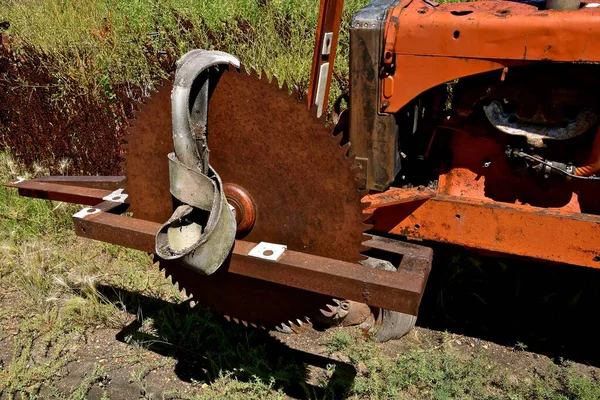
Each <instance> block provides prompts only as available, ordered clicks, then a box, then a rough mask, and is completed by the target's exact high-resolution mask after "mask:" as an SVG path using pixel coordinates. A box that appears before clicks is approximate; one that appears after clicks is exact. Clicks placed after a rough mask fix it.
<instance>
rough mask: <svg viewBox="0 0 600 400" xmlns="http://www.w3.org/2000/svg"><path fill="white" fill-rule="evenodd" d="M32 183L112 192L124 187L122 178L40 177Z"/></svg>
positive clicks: (123, 178)
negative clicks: (46, 183) (56, 184)
mask: <svg viewBox="0 0 600 400" xmlns="http://www.w3.org/2000/svg"><path fill="white" fill-rule="evenodd" d="M32 181H33V182H48V183H58V184H60V185H68V186H80V187H86V188H90V189H105V190H110V191H114V190H117V189H123V188H124V187H125V177H124V176H41V177H39V178H35V179H32Z"/></svg>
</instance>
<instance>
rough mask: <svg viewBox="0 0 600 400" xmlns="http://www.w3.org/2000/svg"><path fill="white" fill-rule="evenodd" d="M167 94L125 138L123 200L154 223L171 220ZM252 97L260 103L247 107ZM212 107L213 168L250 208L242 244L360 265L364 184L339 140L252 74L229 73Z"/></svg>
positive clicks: (166, 90)
mask: <svg viewBox="0 0 600 400" xmlns="http://www.w3.org/2000/svg"><path fill="white" fill-rule="evenodd" d="M169 93H170V88H169V87H168V86H165V87H164V88H163V89H161V91H159V92H158V93H157V96H153V97H152V100H150V101H149V102H148V104H147V105H146V106H145V107H146V108H143V109H142V110H143V114H140V115H143V118H142V117H141V116H140V117H139V118H138V119H137V120H136V121H135V122H134V125H133V126H132V128H131V129H130V130H129V131H128V132H129V133H130V134H131V136H130V138H129V139H128V153H127V193H128V194H129V196H130V197H129V199H128V201H129V202H130V203H131V211H132V212H133V213H134V215H135V216H136V218H142V219H149V220H151V221H155V222H164V221H166V220H167V219H168V218H169V217H170V215H171V213H172V211H173V206H172V202H171V195H170V193H169V171H168V165H167V162H166V160H167V154H168V153H169V152H171V151H173V150H172V149H173V144H172V137H171V135H172V134H171V124H170V122H169V123H164V120H166V121H171V112H170V97H169ZM256 93H260V94H261V99H262V100H261V101H260V102H258V101H254V100H253V98H254V96H255V94H256ZM240 99H245V100H243V101H240ZM209 107H210V113H209V121H208V123H209V125H210V137H209V138H208V146H209V148H210V149H211V154H210V164H211V165H212V166H213V168H214V169H215V170H216V171H218V173H219V175H220V176H221V179H222V181H223V184H224V185H227V184H235V185H238V186H239V187H241V188H243V189H244V190H245V191H246V192H247V193H248V194H249V195H250V196H251V197H252V199H253V200H254V202H255V205H256V221H255V223H254V225H253V228H252V230H251V232H250V233H249V234H248V236H247V237H246V239H247V240H249V241H253V242H261V241H266V242H272V243H285V244H286V245H287V246H288V248H289V249H291V250H297V251H302V252H306V253H309V254H314V255H321V256H324V257H330V258H336V259H339V260H343V261H350V262H355V261H357V260H359V259H361V256H360V252H361V250H362V249H363V247H362V239H363V238H362V233H363V232H364V230H365V226H364V225H363V216H362V208H363V206H362V203H361V197H362V193H361V192H360V191H359V190H358V186H359V179H360V177H361V175H360V171H359V170H358V169H355V163H354V160H353V159H351V158H348V157H347V155H346V153H347V150H348V148H347V147H340V146H339V142H340V137H334V136H332V133H331V129H330V128H327V127H325V124H324V121H322V120H320V119H317V118H315V117H314V116H313V115H311V114H310V113H309V112H307V110H306V107H304V105H303V104H302V103H300V102H299V101H298V100H297V98H296V96H290V95H289V94H288V91H287V88H285V87H284V88H283V89H280V88H279V86H278V83H277V82H276V80H275V79H273V81H272V82H270V83H269V82H268V80H267V78H266V76H264V77H262V79H261V77H260V76H259V75H258V74H257V73H256V72H253V71H250V73H248V72H246V71H245V70H242V71H241V72H237V71H230V72H225V73H224V74H223V76H222V77H221V79H220V81H219V83H218V85H217V87H216V89H215V91H214V93H213V94H212V97H211V99H210V103H209ZM160 121H162V122H160ZM130 168H131V169H133V171H131V173H130ZM317 200H318V201H317Z"/></svg>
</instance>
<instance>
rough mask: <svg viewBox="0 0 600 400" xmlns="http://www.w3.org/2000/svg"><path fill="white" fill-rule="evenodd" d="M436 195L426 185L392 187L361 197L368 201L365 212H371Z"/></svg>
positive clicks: (365, 201)
mask: <svg viewBox="0 0 600 400" xmlns="http://www.w3.org/2000/svg"><path fill="white" fill-rule="evenodd" d="M435 195H436V193H435V190H433V189H429V188H426V187H416V188H407V189H397V188H392V189H389V190H386V191H385V192H381V193H375V194H369V195H366V196H365V197H363V200H362V201H363V202H364V203H368V206H367V208H365V211H364V212H365V214H372V213H373V212H374V211H375V210H377V209H379V208H382V207H390V206H395V205H398V204H404V203H413V202H417V201H424V200H427V199H430V198H432V197H434V196H435Z"/></svg>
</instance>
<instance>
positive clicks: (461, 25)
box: [380, 0, 600, 113]
mask: <svg viewBox="0 0 600 400" xmlns="http://www.w3.org/2000/svg"><path fill="white" fill-rule="evenodd" d="M398 20H402V24H398V23H396V22H395V21H398ZM551 32H556V34H551ZM548 60H552V61H557V62H576V63H581V62H598V61H600V8H597V7H581V8H579V9H578V10H574V11H569V12H564V11H558V10H540V9H539V8H538V7H537V6H536V5H532V4H526V3H517V2H506V1H479V2H473V3H452V4H439V5H432V4H431V3H430V2H427V1H424V0H419V1H411V2H404V1H403V2H400V3H399V4H398V5H397V6H396V7H394V8H392V9H391V10H390V11H389V13H388V23H387V31H386V35H385V56H384V64H385V63H387V64H388V65H390V64H391V63H393V64H394V70H393V73H391V74H389V75H388V76H387V77H384V79H382V83H381V84H382V90H381V98H380V104H381V105H383V104H384V103H385V105H386V107H385V111H386V112H390V113H391V112H396V111H398V110H400V108H402V107H403V106H404V105H405V104H407V103H408V102H409V101H410V100H412V99H413V98H414V97H415V96H417V95H418V94H420V93H423V92H424V91H425V90H427V89H429V88H431V87H434V86H437V85H439V84H442V83H444V82H448V81H451V80H453V79H457V78H461V77H464V76H468V75H473V74H478V73H482V72H487V71H492V70H503V69H504V68H506V67H511V66H516V65H527V64H529V63H531V62H533V61H548ZM415 76H418V77H419V79H414V77H415ZM386 93H387V94H388V95H387V96H386ZM390 93H391V94H390Z"/></svg>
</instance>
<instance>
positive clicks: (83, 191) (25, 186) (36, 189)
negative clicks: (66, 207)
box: [4, 180, 113, 206]
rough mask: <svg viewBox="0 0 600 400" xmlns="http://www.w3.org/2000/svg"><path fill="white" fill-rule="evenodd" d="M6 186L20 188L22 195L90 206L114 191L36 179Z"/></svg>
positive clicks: (9, 183) (10, 183)
mask: <svg viewBox="0 0 600 400" xmlns="http://www.w3.org/2000/svg"><path fill="white" fill-rule="evenodd" d="M4 186H7V187H11V188H16V189H18V190H19V195H20V196H26V197H33V198H35V199H45V200H55V201H64V202H67V203H74V204H84V205H89V206H93V205H96V204H98V203H101V202H102V201H103V198H104V197H106V196H108V195H110V194H112V193H113V191H112V190H106V189H94V188H86V187H79V186H71V185H63V184H58V183H50V182H42V181H36V180H33V181H20V182H19V181H17V182H8V183H5V184H4Z"/></svg>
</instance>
